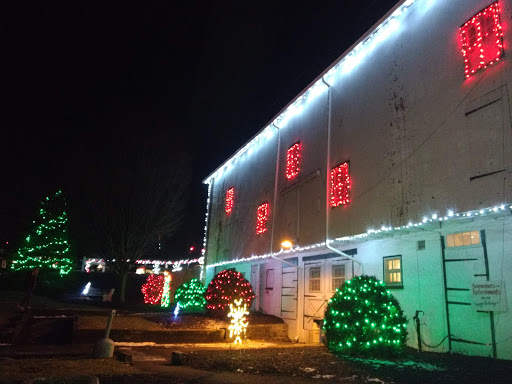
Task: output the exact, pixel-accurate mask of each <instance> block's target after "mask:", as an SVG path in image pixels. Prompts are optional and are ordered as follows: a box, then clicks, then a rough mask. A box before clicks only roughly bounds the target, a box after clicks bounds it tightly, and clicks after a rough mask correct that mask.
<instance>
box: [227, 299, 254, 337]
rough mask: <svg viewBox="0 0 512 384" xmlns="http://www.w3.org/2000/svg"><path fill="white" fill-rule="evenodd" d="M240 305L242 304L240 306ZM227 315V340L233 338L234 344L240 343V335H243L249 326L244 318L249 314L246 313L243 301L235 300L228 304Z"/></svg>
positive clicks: (245, 305)
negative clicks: (229, 320) (228, 319)
mask: <svg viewBox="0 0 512 384" xmlns="http://www.w3.org/2000/svg"><path fill="white" fill-rule="evenodd" d="M242 303H244V304H243V305H242ZM229 310H230V311H229V313H228V317H231V318H232V319H231V324H230V325H229V327H228V329H229V338H230V339H231V338H233V337H234V338H235V340H234V342H233V343H234V344H237V343H240V344H241V343H242V338H241V335H242V333H243V334H244V335H245V331H246V328H247V326H248V325H249V321H248V320H247V318H246V317H245V316H246V315H248V314H249V311H247V304H246V303H245V302H244V300H243V299H238V300H235V301H234V302H233V303H230V304H229Z"/></svg>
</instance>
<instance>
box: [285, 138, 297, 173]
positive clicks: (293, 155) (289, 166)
mask: <svg viewBox="0 0 512 384" xmlns="http://www.w3.org/2000/svg"><path fill="white" fill-rule="evenodd" d="M299 163H300V142H299V143H295V144H293V145H292V146H291V147H290V148H288V152H287V154H286V178H287V179H288V180H289V179H293V178H294V177H295V176H297V175H298V174H299V170H300V168H299Z"/></svg>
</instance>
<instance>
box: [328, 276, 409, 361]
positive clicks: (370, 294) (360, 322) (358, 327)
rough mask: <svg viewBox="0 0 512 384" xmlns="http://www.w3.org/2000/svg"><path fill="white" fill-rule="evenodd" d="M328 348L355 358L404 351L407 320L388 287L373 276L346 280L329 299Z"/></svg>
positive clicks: (394, 353)
mask: <svg viewBox="0 0 512 384" xmlns="http://www.w3.org/2000/svg"><path fill="white" fill-rule="evenodd" d="M324 329H325V338H326V341H327V347H328V348H329V349H330V350H331V351H333V352H341V353H343V354H351V355H353V354H355V355H396V354H399V353H400V352H402V351H403V350H404V348H405V342H406V340H407V319H406V318H405V316H404V313H403V311H402V308H401V307H400V304H399V303H398V301H397V300H396V299H395V297H394V296H393V295H392V294H391V292H390V291H389V290H388V289H387V288H386V285H385V284H384V283H383V282H382V281H380V280H378V279H377V278H375V277H372V276H357V277H354V278H353V279H352V280H349V281H346V282H345V283H344V284H343V286H342V287H341V289H339V290H336V293H335V294H334V296H333V297H332V298H331V299H330V300H329V303H328V304H327V309H326V311H325V319H324Z"/></svg>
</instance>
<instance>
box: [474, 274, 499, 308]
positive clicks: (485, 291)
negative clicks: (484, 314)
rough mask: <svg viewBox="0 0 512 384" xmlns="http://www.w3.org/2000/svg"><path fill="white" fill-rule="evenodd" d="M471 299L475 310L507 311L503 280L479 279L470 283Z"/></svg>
mask: <svg viewBox="0 0 512 384" xmlns="http://www.w3.org/2000/svg"><path fill="white" fill-rule="evenodd" d="M471 299H472V300H471V301H472V304H473V308H474V309H476V310H477V311H495V312H496V311H497V312H505V311H507V298H506V295H505V282H503V281H479V282H474V283H473V284H471Z"/></svg>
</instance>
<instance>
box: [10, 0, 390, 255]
mask: <svg viewBox="0 0 512 384" xmlns="http://www.w3.org/2000/svg"><path fill="white" fill-rule="evenodd" d="M396 2H397V0H368V1H361V0H357V1H356V0H343V1H342V0H338V1H324V0H317V1H276V0H274V1H259V2H246V1H206V0H204V1H190V2H186V1H181V2H176V1H162V2H142V1H141V2H137V3H136V2H129V1H128V2H126V1H125V2H111V1H105V2H89V1H68V2H62V3H60V2H41V1H33V2H12V3H13V5H11V6H9V8H8V9H5V8H7V7H4V12H3V13H4V15H3V17H4V20H3V21H2V24H3V27H4V28H3V31H4V39H3V40H4V50H3V53H4V55H2V56H3V60H2V62H3V64H4V65H3V70H2V82H1V84H2V86H1V87H2V91H3V95H4V97H3V101H2V107H3V108H2V109H3V111H2V113H1V117H0V119H1V132H2V138H1V141H0V143H1V144H0V156H1V157H0V171H1V172H0V177H1V182H0V244H2V245H4V244H5V243H6V241H9V246H8V247H7V249H8V250H11V251H14V250H16V249H17V247H18V246H19V245H20V241H21V239H23V238H24V237H25V236H26V234H27V231H28V230H29V228H30V224H31V222H32V220H33V219H34V217H35V214H36V212H37V208H38V204H39V201H40V200H41V199H42V198H43V197H45V196H46V195H47V194H49V193H51V192H53V191H55V190H56V189H57V188H62V189H63V190H64V192H65V193H66V195H67V198H68V201H69V202H70V205H71V207H75V208H76V207H80V206H81V204H82V200H81V199H82V198H83V195H84V191H86V190H87V185H86V184H87V183H93V182H94V175H91V170H90V168H89V164H91V163H92V162H94V161H101V159H103V158H107V157H105V154H110V153H118V152H122V151H123V150H124V148H126V147H125V146H124V144H123V143H126V142H129V141H132V142H137V141H140V140H148V141H151V140H159V141H160V142H164V143H165V142H166V141H169V143H171V142H172V143H176V142H179V143H180V146H181V147H182V148H183V150H185V151H186V152H188V153H189V155H190V158H191V163H192V164H191V169H192V171H191V172H192V185H191V193H190V196H191V197H190V201H189V203H188V208H187V212H186V219H185V222H184V225H183V227H182V229H181V230H180V231H179V233H178V234H177V235H176V236H175V237H174V238H173V239H171V241H170V242H169V244H168V245H167V250H168V256H169V258H171V259H180V258H183V257H186V253H187V250H188V247H189V246H191V245H195V246H197V247H200V246H201V243H202V236H203V226H204V213H205V204H206V187H205V186H204V185H202V184H201V181H202V180H203V179H204V178H205V177H206V176H207V175H208V174H209V173H211V172H212V171H213V170H214V169H215V168H216V167H217V166H219V165H220V164H221V163H222V162H223V161H224V160H226V159H227V158H228V157H229V156H230V155H231V154H233V153H234V152H235V151H236V150H237V149H238V148H239V147H241V146H242V145H243V144H244V143H245V142H246V141H248V140H249V139H250V138H251V137H252V136H253V135H254V134H255V133H256V132H257V131H259V130H260V129H261V128H262V127H263V126H264V125H265V124H266V123H267V122H268V121H269V120H270V119H271V118H272V117H274V116H275V114H276V113H278V112H279V111H280V110H281V109H282V108H283V107H284V106H285V105H286V104H287V103H288V102H289V101H290V100H291V99H292V98H293V97H295V96H296V95H297V94H298V93H299V92H300V91H301V90H303V89H304V88H305V87H306V86H307V85H308V84H309V83H310V82H311V81H312V80H313V79H314V78H315V77H316V76H318V75H319V74H320V73H321V72H322V71H323V70H324V69H325V68H326V67H327V66H329V65H330V64H331V63H332V62H333V61H334V60H335V59H336V58H337V57H338V56H340V55H341V54H342V53H343V52H344V51H345V50H346V49H347V48H348V47H349V46H350V45H351V44H352V43H354V42H355V41H356V40H357V39H358V38H359V37H360V36H361V35H362V34H363V33H364V32H366V30H368V28H370V27H371V26H372V25H373V24H374V23H375V22H376V21H378V20H379V19H380V18H381V17H382V16H383V15H384V14H385V13H386V12H387V11H388V10H389V9H391V8H392V7H393V6H394V5H395V4H396ZM170 147H171V145H170ZM169 156H172V151H170V153H169ZM98 159H100V160H98ZM103 165H104V166H105V167H108V166H109V164H108V162H106V163H104V164H103ZM70 220H71V231H72V232H73V231H74V236H75V237H76V238H80V239H82V240H77V241H76V244H72V246H74V251H75V254H76V255H77V256H79V257H81V256H83V255H85V254H86V253H87V252H89V251H90V249H88V247H87V244H86V241H84V240H83V239H84V238H87V236H86V235H84V234H83V231H84V229H83V228H86V226H83V225H79V224H82V223H84V222H86V221H87V217H85V216H84V213H83V210H80V209H73V208H72V209H71V219H70ZM78 232H80V236H78V235H77V233H78Z"/></svg>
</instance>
